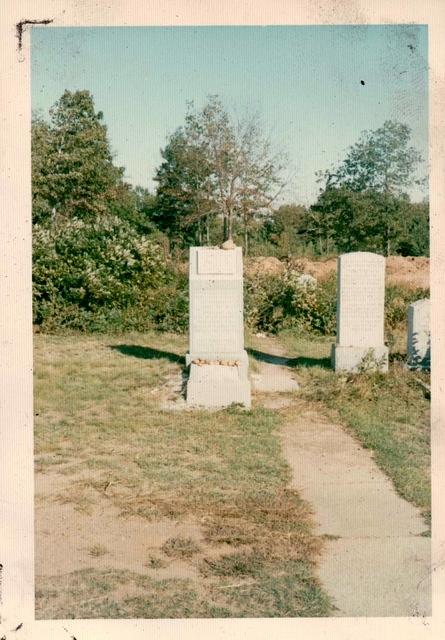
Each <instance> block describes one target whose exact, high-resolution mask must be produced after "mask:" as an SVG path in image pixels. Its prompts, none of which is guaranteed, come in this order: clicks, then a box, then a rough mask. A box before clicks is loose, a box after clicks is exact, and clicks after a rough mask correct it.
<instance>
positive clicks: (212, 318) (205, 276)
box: [186, 247, 250, 408]
mask: <svg viewBox="0 0 445 640" xmlns="http://www.w3.org/2000/svg"><path fill="white" fill-rule="evenodd" d="M189 274H190V281H189V290H190V310H189V311H190V313H189V316H190V317H189V352H188V353H187V355H186V364H187V366H189V365H190V376H189V380H188V383H187V404H188V405H189V406H196V407H199V406H202V407H208V408H211V407H221V406H227V405H230V404H232V403H240V404H243V405H244V406H246V407H250V382H249V379H248V357H247V352H246V351H245V349H244V322H243V260H242V250H241V247H235V248H233V249H232V250H230V251H228V250H224V249H218V248H208V247H191V248H190V270H189ZM195 363H196V364H195ZM223 363H224V364H223ZM199 365H201V366H200V367H199ZM235 365H236V366H235Z"/></svg>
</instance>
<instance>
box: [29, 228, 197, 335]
mask: <svg viewBox="0 0 445 640" xmlns="http://www.w3.org/2000/svg"><path fill="white" fill-rule="evenodd" d="M181 286H182V291H181ZM178 289H179V290H178ZM185 290H186V289H185V287H184V282H178V276H177V275H176V273H175V271H174V270H173V268H172V267H171V266H169V265H168V263H167V262H166V260H165V257H164V252H163V249H162V247H161V246H160V245H159V244H158V243H156V242H154V241H153V240H152V239H150V238H148V237H145V236H140V235H139V234H138V232H137V231H136V230H135V229H134V228H132V227H131V226H130V225H129V224H128V223H127V222H125V221H123V220H122V219H120V218H117V217H114V216H110V215H104V216H101V217H99V218H97V219H96V220H95V221H94V222H86V221H83V220H78V219H73V220H69V221H64V222H61V223H59V224H58V225H55V226H54V227H51V228H48V227H44V226H40V225H35V226H34V232H33V300H34V308H33V320H34V323H35V324H38V325H41V326H42V328H43V329H44V330H47V331H55V330H58V329H60V328H67V329H76V330H82V331H86V330H90V331H105V330H110V329H113V328H116V329H122V330H127V329H136V328H139V329H144V328H147V327H153V326H157V325H159V326H160V328H167V329H171V328H172V327H174V330H180V329H181V328H184V324H186V321H184V309H183V307H184V292H185ZM181 314H182V315H181Z"/></svg>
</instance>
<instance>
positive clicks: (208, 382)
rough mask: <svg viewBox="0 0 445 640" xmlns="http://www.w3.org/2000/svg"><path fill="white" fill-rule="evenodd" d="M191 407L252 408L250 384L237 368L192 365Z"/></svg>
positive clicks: (188, 387)
mask: <svg viewBox="0 0 445 640" xmlns="http://www.w3.org/2000/svg"><path fill="white" fill-rule="evenodd" d="M187 404H188V406H190V407H197V408H199V407H202V408H204V409H213V408H218V407H221V408H222V407H227V406H230V405H231V404H241V405H243V406H245V407H246V408H250V382H249V380H248V378H247V377H242V376H240V375H239V371H238V368H237V367H225V366H221V365H218V364H206V365H202V366H201V367H199V366H197V365H195V364H192V365H191V366H190V376H189V379H188V383H187Z"/></svg>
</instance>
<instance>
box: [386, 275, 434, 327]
mask: <svg viewBox="0 0 445 640" xmlns="http://www.w3.org/2000/svg"><path fill="white" fill-rule="evenodd" d="M428 297H429V291H428V289H422V288H420V287H418V288H416V289H412V288H408V287H403V286H401V285H397V284H390V285H387V287H386V292H385V324H386V327H387V328H388V329H395V328H396V327H397V325H401V324H405V323H406V316H407V311H408V305H409V304H411V303H412V302H415V301H416V300H421V299H422V298H428Z"/></svg>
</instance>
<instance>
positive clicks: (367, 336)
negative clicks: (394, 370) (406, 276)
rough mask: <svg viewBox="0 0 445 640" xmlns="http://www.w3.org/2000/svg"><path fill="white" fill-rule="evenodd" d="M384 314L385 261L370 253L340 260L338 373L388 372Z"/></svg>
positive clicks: (335, 365) (334, 351)
mask: <svg viewBox="0 0 445 640" xmlns="http://www.w3.org/2000/svg"><path fill="white" fill-rule="evenodd" d="M384 312H385V258H384V257H383V256H379V255H377V254H375V253H369V252H366V251H357V252H354V253H346V254H344V255H342V256H339V258H338V261H337V340H336V344H335V345H333V346H332V356H331V359H332V366H333V368H334V369H335V371H340V370H344V371H355V372H357V371H359V370H363V369H379V370H380V371H387V370H388V347H386V346H385V344H384Z"/></svg>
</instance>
